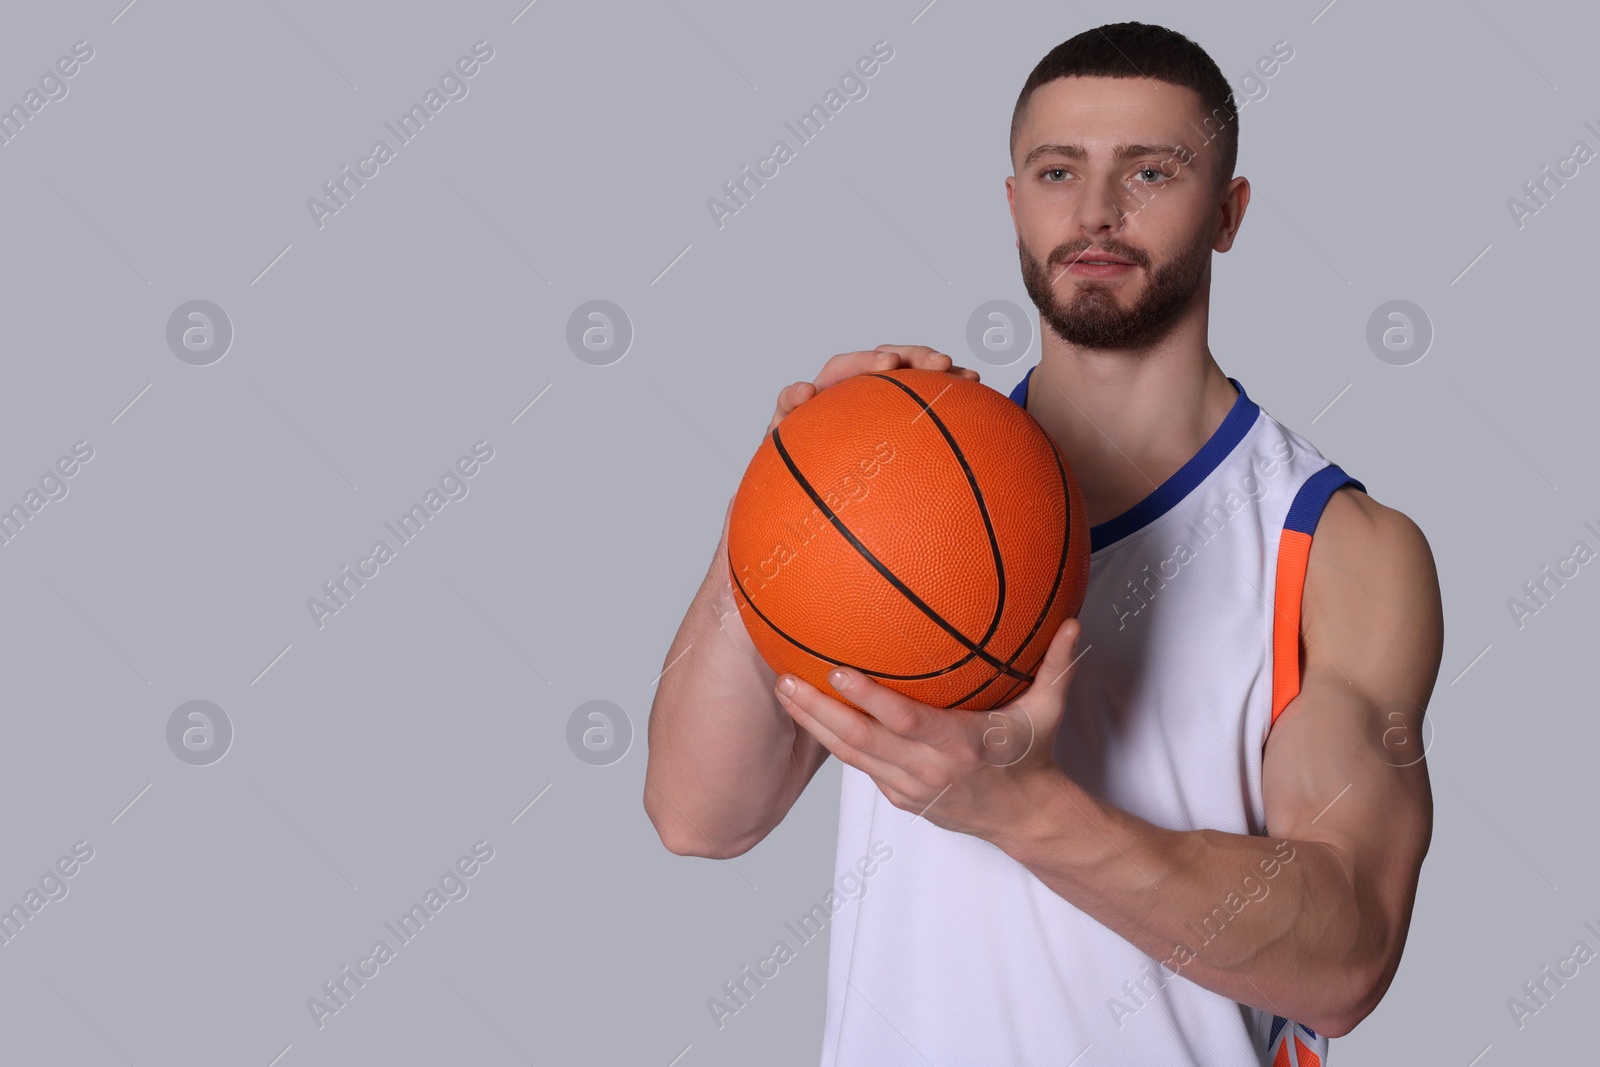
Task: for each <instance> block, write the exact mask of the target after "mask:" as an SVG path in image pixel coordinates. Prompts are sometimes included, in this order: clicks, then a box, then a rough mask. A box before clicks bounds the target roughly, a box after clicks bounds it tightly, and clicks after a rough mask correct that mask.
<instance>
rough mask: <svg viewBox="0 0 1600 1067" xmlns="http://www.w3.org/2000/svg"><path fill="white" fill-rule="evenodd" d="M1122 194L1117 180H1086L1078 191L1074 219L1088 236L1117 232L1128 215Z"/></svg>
mask: <svg viewBox="0 0 1600 1067" xmlns="http://www.w3.org/2000/svg"><path fill="white" fill-rule="evenodd" d="M1122 195H1123V192H1122V190H1121V189H1120V188H1118V187H1117V185H1116V183H1115V182H1111V181H1102V182H1088V181H1086V182H1085V183H1084V184H1083V186H1082V188H1081V189H1080V190H1079V191H1078V196H1077V201H1076V203H1075V204H1074V206H1073V212H1072V214H1073V218H1072V221H1073V222H1074V223H1076V224H1077V226H1078V229H1079V230H1080V231H1081V232H1082V233H1083V234H1085V235H1086V236H1088V237H1100V236H1102V235H1104V234H1107V233H1115V232H1116V231H1117V230H1120V229H1122V220H1123V219H1124V218H1125V217H1126V216H1127V212H1126V211H1125V210H1124V205H1123V204H1122V202H1121V199H1122Z"/></svg>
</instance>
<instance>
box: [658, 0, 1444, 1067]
mask: <svg viewBox="0 0 1600 1067" xmlns="http://www.w3.org/2000/svg"><path fill="white" fill-rule="evenodd" d="M1237 135H1238V134H1237V118H1236V114H1235V111H1234V108H1233V99H1232V95H1231V93H1230V91H1229V88H1228V85H1227V82H1226V81H1225V80H1224V79H1223V77H1222V75H1221V74H1220V72H1219V71H1218V70H1217V67H1216V65H1215V64H1214V63H1213V62H1212V61H1211V59H1210V57H1209V56H1207V55H1206V54H1205V52H1204V51H1202V50H1201V49H1200V48H1199V47H1198V46H1197V45H1195V44H1194V43H1193V42H1192V41H1190V40H1188V39H1187V38H1186V37H1183V36H1181V35H1179V34H1176V33H1173V32H1172V31H1169V30H1166V29H1163V28H1161V27H1157V26H1146V25H1142V24H1139V23H1122V24H1118V25H1108V26H1102V27H1099V28H1098V29H1094V30H1089V31H1086V32H1085V33H1083V34H1080V35H1078V36H1077V37H1074V38H1073V39H1071V40H1069V41H1067V42H1065V43H1064V44H1062V45H1060V46H1059V47H1057V48H1056V49H1054V50H1053V51H1051V52H1050V53H1049V54H1048V55H1047V56H1046V57H1045V58H1044V60H1043V61H1041V62H1040V64H1039V66H1038V67H1037V68H1036V69H1035V70H1034V71H1033V73H1032V74H1031V75H1030V76H1029V78H1028V80H1027V82H1026V84H1025V85H1024V87H1023V90H1022V93H1021V96H1020V97H1019V99H1018V101H1017V106H1016V111H1015V114H1014V117H1013V121H1012V130H1011V156H1012V163H1013V166H1014V168H1015V173H1014V175H1013V176H1012V177H1009V178H1007V179H1006V193H1007V198H1008V200H1009V201H1010V204H1011V212H1012V218H1013V220H1014V223H1015V226H1016V231H1017V247H1018V249H1019V252H1020V256H1021V261H1022V275H1023V280H1024V282H1025V284H1026V286H1027V289H1028V293H1029V295H1030V296H1031V297H1032V298H1033V300H1034V303H1035V304H1037V305H1038V308H1039V314H1040V319H1041V322H1042V327H1041V337H1042V339H1043V345H1042V347H1043V352H1042V358H1041V361H1040V363H1039V364H1038V365H1037V366H1036V367H1034V368H1032V369H1031V370H1030V371H1029V372H1028V374H1027V376H1026V377H1024V379H1023V381H1022V382H1021V383H1019V384H1018V386H1017V387H1016V389H1015V390H1014V391H1013V392H1012V393H1011V396H1012V398H1013V399H1014V400H1016V401H1017V402H1018V403H1020V404H1022V405H1024V406H1025V407H1026V409H1027V410H1028V412H1029V413H1030V414H1031V415H1032V416H1033V417H1034V418H1035V419H1036V420H1037V421H1038V422H1039V423H1040V425H1041V426H1043V427H1044V429H1045V430H1046V431H1047V432H1048V433H1049V434H1050V435H1051V436H1052V437H1053V438H1054V439H1055V440H1056V441H1057V443H1059V444H1060V446H1061V448H1062V451H1063V452H1064V454H1065V455H1066V456H1067V458H1068V459H1069V461H1070V462H1071V464H1072V467H1073V469H1074V471H1075V473H1076V475H1077V477H1078V480H1079V482H1080V484H1081V486H1082V488H1083V492H1084V498H1085V502H1086V505H1087V508H1088V513H1089V521H1090V524H1091V529H1090V531H1089V536H1090V544H1091V550H1092V555H1091V557H1090V558H1091V571H1090V581H1089V586H1088V592H1087V596H1086V598H1085V601H1084V605H1083V608H1082V610H1081V612H1080V617H1079V619H1078V620H1068V621H1067V622H1066V623H1064V624H1063V625H1062V627H1061V629H1060V630H1059V631H1058V633H1057V634H1056V635H1055V640H1054V641H1053V643H1052V645H1051V647H1050V650H1049V652H1048V653H1047V655H1046V657H1045V660H1044V662H1043V663H1042V664H1041V665H1040V667H1039V669H1038V672H1037V674H1036V677H1035V681H1034V682H1033V684H1032V686H1031V687H1030V688H1029V689H1027V690H1026V691H1025V692H1024V693H1023V694H1022V695H1021V696H1020V697H1018V698H1017V699H1016V700H1015V701H1013V702H1012V703H1011V704H1010V705H1008V706H1007V707H1006V708H1005V709H1003V712H1002V715H1003V716H1004V718H1003V721H1004V723H1005V724H1006V729H1005V731H1003V732H1004V733H1005V735H1006V736H1007V737H1009V738H1013V739H1020V740H1021V742H1022V743H1021V744H1020V745H1016V746H1014V749H1013V750H1015V748H1021V749H1023V754H1022V755H1021V757H1020V758H1011V757H1007V758H1006V759H1003V760H1002V759H996V758H995V751H994V749H993V747H992V745H991V744H990V742H991V741H992V739H993V733H992V728H993V727H994V726H995V722H996V720H994V719H992V718H990V717H989V716H986V715H983V714H981V713H976V712H957V711H949V710H944V709H939V708H931V707H928V706H926V705H923V704H920V703H918V702H916V701H913V700H911V699H909V698H907V697H904V696H902V695H900V694H899V693H897V692H895V691H894V690H891V689H889V688H888V687H886V686H882V685H879V684H877V683H875V682H874V681H873V680H871V679H870V678H867V677H865V676H864V675H863V674H861V673H860V672H858V671H853V670H852V671H840V672H835V674H836V677H833V678H830V682H831V684H832V685H833V686H834V689H835V690H836V691H838V692H843V693H847V694H848V695H849V697H850V699H851V700H852V701H854V702H855V703H857V704H859V705H861V706H862V707H864V708H866V709H867V712H868V713H869V714H862V713H861V712H858V711H856V710H854V709H853V708H851V707H849V706H848V705H846V704H844V703H842V702H841V701H840V700H838V699H836V697H835V695H834V694H833V693H829V692H822V691H819V690H817V689H815V688H813V687H811V686H809V685H808V684H807V683H805V682H804V681H801V680H798V679H789V678H787V677H786V678H784V679H777V678H776V677H775V676H774V675H773V673H772V672H771V671H770V670H769V669H767V668H766V666H765V664H764V663H762V662H761V660H760V657H759V656H758V655H757V654H756V653H755V651H754V647H753V645H751V644H750V641H749V637H748V634H747V633H746V632H745V631H744V629H743V627H742V625H741V621H740V616H739V614H738V612H737V611H735V610H733V600H732V594H731V592H730V589H729V582H728V577H727V560H726V518H725V519H724V543H723V544H719V545H718V549H717V555H716V558H715V559H714V560H713V563H712V568H711V572H710V573H709V574H708V575H707V577H706V581H705V584H704V585H703V586H702V588H701V591H700V594H699V595H698V596H697V598H696V601H695V604H694V606H693V607H692V608H691V610H690V614H689V617H688V618H686V619H685V621H684V624H683V627H682V628H681V629H680V631H679V633H678V636H677V639H676V640H675V641H674V643H673V646H672V648H671V650H669V652H668V654H667V662H669V663H671V662H674V661H675V660H676V658H677V657H678V656H679V655H683V654H686V653H688V652H689V651H690V650H691V649H692V656H693V658H694V660H695V661H696V662H695V663H694V664H693V665H692V666H691V665H687V664H685V665H679V667H678V669H677V670H675V671H668V672H667V673H666V674H665V675H663V677H662V681H661V686H660V689H659V691H658V693H657V696H656V701H655V706H654V707H653V709H652V714H651V720H650V756H649V768H648V771H647V776H646V786H645V807H646V810H647V812H648V813H649V815H650V818H651V820H652V821H653V823H654V824H655V826H656V828H657V830H658V831H659V833H660V835H661V838H662V840H663V842H664V843H665V844H666V845H667V847H668V848H669V849H671V850H672V851H674V852H677V853H680V854H684V855H698V856H708V857H730V856H735V855H738V854H739V853H741V852H743V851H745V850H747V849H749V848H750V847H752V846H753V845H754V844H755V843H756V842H758V841H760V840H761V839H762V837H764V836H765V835H766V834H767V833H768V832H769V831H770V830H771V829H772V828H773V827H774V826H775V825H777V823H778V822H779V821H781V819H782V818H783V816H784V814H785V813H786V812H787V811H788V810H789V808H790V806H791V805H792V804H793V803H794V801H795V799H796V798H797V797H798V796H799V794H800V792H801V790H803V789H804V788H805V785H806V783H807V782H808V781H809V780H810V779H811V777H812V775H813V774H814V773H815V771H816V770H817V768H818V767H819V766H820V765H821V763H822V761H823V760H825V759H826V758H827V756H828V755H829V754H830V753H831V754H833V755H835V756H837V757H838V758H839V759H840V761H841V762H843V763H844V764H845V767H844V770H843V775H844V780H843V788H842V794H841V802H840V815H839V843H838V870H839V872H840V875H841V877H842V876H843V873H844V872H845V871H847V870H850V871H854V872H856V874H857V877H858V878H859V879H860V880H862V881H863V882H864V883H865V887H866V892H865V893H864V894H863V895H861V896H860V897H859V899H856V900H854V901H851V902H849V903H847V904H846V905H845V906H844V907H842V908H841V909H840V911H839V913H838V914H837V915H834V916H832V917H831V927H830V936H831V948H830V958H829V978H828V1008H827V1019H826V1028H825V1037H824V1048H823V1063H824V1065H827V1064H840V1065H845V1067H861V1065H873V1067H885V1065H897V1064H938V1065H941V1067H942V1065H945V1064H950V1065H957V1064H971V1065H978V1064H984V1065H996V1064H1030V1065H1031V1064H1054V1065H1057V1067H1065V1065H1067V1064H1079V1065H1081V1067H1089V1065H1112V1064H1116V1065H1122V1064H1126V1065H1136V1064H1137V1065H1150V1064H1164V1065H1168V1067H1171V1065H1175V1064H1186V1065H1195V1067H1200V1065H1223V1064H1226V1065H1238V1064H1244V1063H1261V1064H1272V1065H1274V1067H1278V1065H1286V1064H1294V1065H1302V1067H1303V1065H1308V1064H1321V1063H1324V1062H1326V1059H1327V1039H1328V1037H1330V1036H1334V1037H1337V1036H1340V1035H1343V1034H1345V1033H1348V1032H1349V1031H1350V1030H1351V1029H1352V1028H1353V1027H1354V1026H1355V1025H1356V1024H1357V1023H1359V1022H1360V1021H1361V1020H1362V1019H1363V1018H1364V1017H1365V1016H1366V1015H1367V1014H1368V1013H1370V1012H1371V1011H1372V1009H1373V1008H1374V1007H1375V1006H1376V1005H1377V1003H1378V1001H1379V1000H1380V999H1381V998H1382V996H1383V994H1384V992H1385V991H1386V990H1387V989H1388V987H1389V983H1390V982H1391V980H1392V979H1393V977H1394V974H1395V971H1396V968H1397V967H1398V966H1399V962H1400V955H1401V951H1402V949H1403V947H1404V944H1405V938H1406V931H1407V928H1408V926H1409V923H1410V918H1411V909H1412V903H1413V900H1414V898H1415V895H1416V887H1417V877H1418V872H1419V870H1420V867H1421V864H1422V860H1423V856H1424V855H1425V853H1426V851H1427V847H1428V841H1429V838H1430V836H1431V832H1432V797H1431V791H1430V788H1429V783H1428V773H1427V769H1426V764H1425V763H1424V762H1423V761H1422V760H1421V759H1420V755H1421V753H1420V749H1421V747H1422V737H1421V725H1422V715H1423V709H1424V708H1425V706H1426V704H1427V701H1428V696H1429V694H1430V693H1431V691H1432V688H1433V684H1434V680H1435V676H1436V674H1437V672H1438V667H1439V660H1440V654H1441V650H1442V644H1443V620H1442V610H1441V606H1440V597H1439V589H1438V581H1437V576H1436V574H1435V570H1434V566H1433V559H1432V555H1431V553H1430V551H1429V548H1428V544H1427V541H1426V539H1425V538H1424V537H1423V535H1422V533H1421V531H1419V530H1418V528H1417V527H1416V526H1415V524H1413V523H1412V522H1411V521H1410V520H1409V519H1407V518H1406V517H1405V516H1404V515H1402V514H1401V513H1400V512H1397V511H1394V510H1392V509H1390V508H1387V507H1384V506H1383V505H1381V504H1378V503H1376V502H1375V501H1373V500H1372V499H1371V497H1369V496H1368V495H1367V494H1366V492H1365V489H1364V487H1363V486H1362V483H1360V482H1359V481H1356V480H1355V479H1354V478H1352V477H1350V476H1349V475H1347V474H1346V473H1345V472H1344V471H1343V470H1341V469H1340V468H1339V467H1337V466H1336V465H1333V464H1331V463H1329V461H1328V460H1327V459H1326V458H1324V457H1323V456H1322V455H1321V454H1320V453H1318V452H1317V451H1316V449H1315V448H1314V447H1313V446H1312V445H1311V443H1310V442H1309V441H1307V440H1306V439H1305V438H1304V437H1301V436H1299V435H1298V434H1296V433H1294V432H1293V431H1291V430H1289V429H1287V428H1285V427H1284V426H1283V425H1281V424H1280V423H1279V422H1277V420H1275V419H1274V418H1272V416H1270V415H1269V414H1267V413H1266V412H1265V411H1264V410H1262V409H1261V408H1260V407H1258V406H1257V405H1256V404H1255V403H1254V402H1253V401H1252V400H1251V399H1250V398H1249V397H1248V395H1247V394H1246V393H1245V391H1244V388H1243V387H1242V386H1241V385H1240V384H1239V383H1238V382H1237V381H1235V380H1234V379H1232V378H1229V377H1228V376H1227V375H1225V374H1224V373H1223V371H1222V370H1221V368H1220V367H1219V366H1218V364H1217V363H1216V361H1215V360H1214V358H1213V357H1212V354H1211V351H1210V348H1209V346H1208V343H1207V318H1208V303H1209V294H1210V282H1211V269H1210V265H1211V253H1212V252H1213V251H1216V252H1226V251H1228V249H1229V248H1231V247H1232V245H1233V241H1234V238H1235V236H1236V234H1237V233H1238V230H1239V227H1240V224H1241V223H1242V221H1243V218H1244V212H1245V207H1246V205H1247V204H1248V202H1249V198H1250V186H1249V183H1248V182H1247V181H1246V180H1245V179H1244V178H1239V177H1233V168H1234V163H1235V159H1236V153H1237ZM1295 358H1296V354H1295V353H1293V352H1286V353H1284V354H1283V360H1284V361H1285V362H1286V363H1287V362H1288V361H1290V360H1293V359H1295ZM901 365H913V366H926V367H936V368H939V369H950V370H952V372H953V373H960V374H962V375H964V376H967V377H974V378H975V377H976V375H974V374H973V373H972V372H971V371H968V370H963V369H961V368H953V367H951V366H950V361H949V357H948V356H944V355H943V354H941V353H935V352H933V351H932V350H931V349H926V348H920V347H912V346H881V347H880V349H878V350H877V351H875V352H855V353H846V354H843V355H840V356H836V357H834V358H833V359H832V360H830V361H829V362H828V364H827V366H826V367H824V369H823V372H822V374H821V375H820V376H819V377H818V379H817V380H816V382H815V383H796V384H795V385H793V386H790V387H789V388H787V389H785V390H784V392H783V393H782V394H781V395H780V397H779V402H778V408H777V411H776V413H775V414H774V419H773V425H776V424H777V422H778V421H779V420H781V419H782V418H783V417H784V416H785V415H786V414H787V413H788V412H789V411H792V410H793V408H794V407H795V406H796V405H798V404H799V403H802V402H803V401H804V400H805V399H807V398H808V397H809V396H811V395H814V392H815V390H817V389H820V388H826V387H827V386H829V385H832V384H834V383H836V382H837V381H839V380H841V379H843V378H846V377H848V376H850V375H851V374H856V373H861V372H862V371H865V370H871V369H882V368H884V367H886V366H901ZM1313 534H1314V535H1315V536H1314V538H1313ZM791 680H792V681H793V682H794V685H793V687H792V688H790V689H788V690H787V691H785V686H784V685H783V684H782V683H783V682H786V681H791ZM1069 691H1070V696H1069ZM863 861H865V862H863ZM823 921H825V922H826V921H828V919H827V917H824V920H823ZM747 992H748V993H751V994H753V993H754V989H749V990H747Z"/></svg>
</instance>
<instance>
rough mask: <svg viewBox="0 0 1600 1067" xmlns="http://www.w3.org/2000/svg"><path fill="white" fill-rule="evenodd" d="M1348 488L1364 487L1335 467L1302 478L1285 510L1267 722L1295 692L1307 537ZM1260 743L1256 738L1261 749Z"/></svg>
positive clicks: (1308, 555)
mask: <svg viewBox="0 0 1600 1067" xmlns="http://www.w3.org/2000/svg"><path fill="white" fill-rule="evenodd" d="M1346 485H1353V486H1355V487H1356V488H1357V489H1359V490H1361V491H1362V492H1363V493H1364V492H1366V491H1367V487H1366V486H1364V485H1362V484H1361V483H1360V482H1358V481H1356V480H1355V479H1354V478H1352V477H1350V476H1349V475H1348V474H1346V473H1345V472H1344V471H1343V470H1341V469H1340V468H1339V466H1338V465H1337V464H1333V463H1330V464H1328V465H1327V466H1326V467H1324V468H1322V469H1321V470H1319V471H1318V472H1317V473H1315V474H1313V475H1312V476H1311V477H1309V478H1307V479H1306V480H1305V482H1304V484H1302V485H1301V486H1300V491H1299V492H1298V493H1296V494H1295V497H1294V502H1293V503H1292V504H1290V505H1289V514H1288V515H1287V516H1286V517H1285V518H1284V520H1283V533H1282V534H1281V535H1280V536H1279V541H1278V576H1277V581H1276V583H1275V585H1274V588H1273V605H1272V721H1271V722H1269V723H1268V724H1267V730H1268V732H1271V730H1272V725H1273V723H1276V722H1277V721H1278V716H1279V715H1280V714H1282V712H1283V709H1284V708H1286V707H1288V706H1289V701H1291V700H1293V699H1294V698H1295V696H1296V695H1297V694H1298V693H1299V692H1300V597H1301V594H1302V593H1303V592H1304V591H1305V584H1306V563H1307V561H1309V560H1310V558H1311V535H1312V533H1313V531H1315V530H1316V528H1317V521H1318V520H1319V519H1321V518H1322V509H1323V508H1325V507H1327V504H1328V500H1329V498H1331V497H1332V496H1333V494H1334V491H1335V490H1336V489H1339V488H1341V487H1342V486H1346ZM1265 743H1266V739H1265V738H1262V744H1265Z"/></svg>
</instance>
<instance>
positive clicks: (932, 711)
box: [828, 667, 951, 744]
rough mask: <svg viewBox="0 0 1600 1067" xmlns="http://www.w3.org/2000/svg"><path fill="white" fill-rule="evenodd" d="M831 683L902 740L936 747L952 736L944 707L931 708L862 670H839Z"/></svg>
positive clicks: (830, 677) (844, 696)
mask: <svg viewBox="0 0 1600 1067" xmlns="http://www.w3.org/2000/svg"><path fill="white" fill-rule="evenodd" d="M828 684H829V685H830V686H832V687H833V689H834V691H835V692H836V693H838V694H840V695H841V696H842V697H843V698H844V699H846V700H849V701H850V702H851V703H852V704H855V705H856V706H857V707H859V708H861V709H862V710H863V711H865V712H866V713H867V714H868V715H870V716H872V717H873V718H874V719H876V720H877V721H878V722H879V723H881V724H882V725H883V726H884V727H885V728H886V729H888V730H890V731H892V732H893V733H894V734H896V735H898V736H899V737H903V738H906V739H907V740H911V741H920V742H922V743H924V744H933V743H936V742H937V741H940V740H942V739H943V738H945V737H947V736H948V735H949V733H950V726H951V716H950V715H949V714H948V713H946V712H945V710H944V709H943V708H933V707H929V706H928V705H927V704H924V703H922V702H921V701H920V700H915V699H913V698H912V697H908V696H906V695H905V694H904V693H902V692H900V691H899V690H897V689H891V688H889V687H888V686H886V685H883V684H881V683H879V682H877V681H875V680H873V679H872V678H870V677H868V676H867V675H865V674H863V673H861V672H860V671H857V670H852V669H850V668H848V667H835V668H834V669H833V670H831V671H829V672H828Z"/></svg>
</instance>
